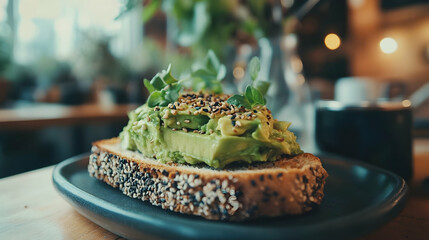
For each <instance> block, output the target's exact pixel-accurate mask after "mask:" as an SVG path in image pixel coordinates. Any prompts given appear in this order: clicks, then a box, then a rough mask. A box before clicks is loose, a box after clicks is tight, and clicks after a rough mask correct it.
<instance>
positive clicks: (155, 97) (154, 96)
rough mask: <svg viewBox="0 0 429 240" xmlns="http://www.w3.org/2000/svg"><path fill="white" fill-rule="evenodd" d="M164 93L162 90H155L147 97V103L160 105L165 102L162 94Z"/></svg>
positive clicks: (150, 105)
mask: <svg viewBox="0 0 429 240" xmlns="http://www.w3.org/2000/svg"><path fill="white" fill-rule="evenodd" d="M162 95H163V94H162V93H161V91H155V92H153V93H151V94H150V95H149V98H148V99H147V105H148V106H149V107H155V106H160V104H161V103H162V102H163V100H164V98H163V96H162Z"/></svg>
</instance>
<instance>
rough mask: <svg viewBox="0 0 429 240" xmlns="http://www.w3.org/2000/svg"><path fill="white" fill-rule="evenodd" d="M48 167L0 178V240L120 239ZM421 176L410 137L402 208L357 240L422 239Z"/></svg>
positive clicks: (427, 222) (419, 152) (428, 202)
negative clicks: (64, 194) (59, 187)
mask: <svg viewBox="0 0 429 240" xmlns="http://www.w3.org/2000/svg"><path fill="white" fill-rule="evenodd" d="M52 170H53V166H51V167H47V168H43V169H39V170H35V171H32V172H28V173H24V174H20V175H16V176H12V177H8V178H4V179H0V190H1V194H0V203H1V205H0V239H121V238H120V237H118V236H116V235H115V234H113V233H110V232H108V231H106V230H104V229H103V228H101V227H99V226H97V225H95V224H94V223H92V222H91V221H89V220H87V219H86V218H84V217H82V216H81V215H80V214H78V213H77V212H76V211H75V210H74V209H73V208H72V207H71V206H70V205H69V204H68V203H67V202H66V201H65V200H64V199H62V198H61V197H60V195H59V194H58V193H57V192H56V191H55V189H54V186H53V184H52V180H51V178H52V176H51V175H52ZM424 179H429V139H423V140H416V141H415V144H414V179H413V182H412V183H411V186H410V187H411V197H410V199H409V202H408V203H407V205H406V207H405V209H404V210H403V211H402V213H401V214H400V215H399V216H397V217H396V218H395V219H393V220H392V221H390V222H389V223H388V224H386V225H385V226H383V227H382V228H380V229H379V230H377V231H375V232H373V233H371V234H370V235H369V236H366V237H364V238H363V239H371V240H372V239H374V240H375V239H428V236H429V192H427V190H426V192H424V191H423V190H422V182H423V180H424ZM426 181H428V180H426ZM427 188H428V187H427V186H426V189H427ZM146 239H151V238H149V237H147V238H146ZM152 239H153V238H152Z"/></svg>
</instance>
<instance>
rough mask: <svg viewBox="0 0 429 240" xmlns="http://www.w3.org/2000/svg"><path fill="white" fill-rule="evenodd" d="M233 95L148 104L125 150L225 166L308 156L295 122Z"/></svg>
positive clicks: (132, 124)
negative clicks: (233, 101)
mask: <svg viewBox="0 0 429 240" xmlns="http://www.w3.org/2000/svg"><path fill="white" fill-rule="evenodd" d="M228 97H229V96H228V95H224V94H221V95H213V94H203V93H187V94H182V95H181V96H180V97H179V99H178V100H177V101H176V102H174V103H170V104H169V105H168V106H166V107H159V106H156V107H153V108H152V107H149V106H148V105H147V104H144V105H142V106H140V107H139V108H137V109H136V110H134V111H132V112H130V113H129V122H128V125H127V126H126V127H125V128H124V130H123V131H122V133H121V134H120V137H121V144H122V147H123V148H126V149H128V150H138V151H140V152H141V153H142V154H143V155H145V156H146V157H152V158H155V159H157V160H159V161H161V162H177V163H189V164H198V163H205V164H207V165H208V166H211V167H214V168H223V167H225V166H226V165H228V164H230V163H232V162H237V161H241V162H248V163H251V162H256V161H262V162H264V161H274V160H277V159H278V158H279V157H281V156H282V155H297V154H300V153H302V151H301V149H300V147H299V145H298V143H297V142H296V137H295V135H294V134H293V133H292V132H290V131H289V130H288V127H289V126H290V123H288V122H282V121H277V120H275V119H273V118H272V115H271V112H270V111H269V110H268V109H267V108H266V107H265V106H256V107H254V108H253V109H245V108H244V107H240V108H238V107H236V106H233V105H230V104H228V103H227V102H226V100H227V99H228Z"/></svg>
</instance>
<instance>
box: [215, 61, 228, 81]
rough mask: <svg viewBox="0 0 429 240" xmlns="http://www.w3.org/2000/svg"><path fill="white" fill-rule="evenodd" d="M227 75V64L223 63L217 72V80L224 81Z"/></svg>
mask: <svg viewBox="0 0 429 240" xmlns="http://www.w3.org/2000/svg"><path fill="white" fill-rule="evenodd" d="M225 76H226V67H225V65H223V64H221V65H220V66H219V69H218V72H217V76H216V78H217V80H219V81H222V80H223V79H224V78H225Z"/></svg>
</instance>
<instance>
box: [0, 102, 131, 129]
mask: <svg viewBox="0 0 429 240" xmlns="http://www.w3.org/2000/svg"><path fill="white" fill-rule="evenodd" d="M136 107H137V105H135V104H122V105H116V104H113V105H110V104H109V105H102V104H84V105H77V106H65V105H59V104H35V105H29V106H24V107H17V108H11V109H0V130H12V129H19V130H22V129H36V128H41V127H47V126H52V125H70V124H82V123H85V122H100V121H103V122H106V121H126V120H127V119H128V116H127V113H128V112H129V111H131V110H133V109H135V108H136Z"/></svg>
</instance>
